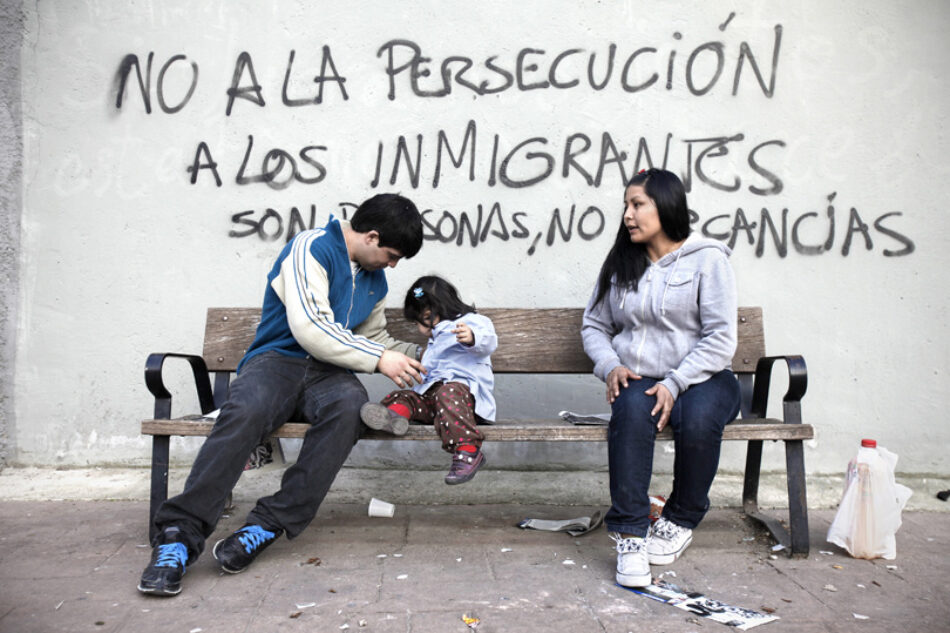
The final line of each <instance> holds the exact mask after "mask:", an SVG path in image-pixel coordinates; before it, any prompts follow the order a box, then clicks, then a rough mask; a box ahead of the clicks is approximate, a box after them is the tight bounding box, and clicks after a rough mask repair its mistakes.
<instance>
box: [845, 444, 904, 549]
mask: <svg viewBox="0 0 950 633" xmlns="http://www.w3.org/2000/svg"><path fill="white" fill-rule="evenodd" d="M896 466H897V455H895V454H894V453H892V452H890V451H889V450H887V449H886V448H884V447H881V446H878V445H877V442H876V441H875V440H870V439H864V440H861V448H859V449H858V454H857V455H855V457H854V458H853V459H852V460H851V461H850V462H848V472H847V474H846V476H845V490H844V495H843V496H842V498H841V503H840V504H839V506H838V512H837V514H836V515H835V519H834V521H833V522H832V523H831V527H830V528H829V529H828V541H829V542H831V543H834V544H836V545H839V546H841V547H843V548H844V549H846V550H848V552H850V554H851V555H852V556H854V557H855V558H886V559H893V558H895V557H896V556H897V545H896V539H895V534H896V533H897V530H898V528H900V526H901V511H902V510H903V509H904V505H905V504H906V503H907V499H908V498H910V495H911V490H910V488H907V487H906V486H902V485H900V484H898V483H896V482H895V480H894V469H895V467H896Z"/></svg>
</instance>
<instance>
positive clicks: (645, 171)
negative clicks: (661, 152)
mask: <svg viewBox="0 0 950 633" xmlns="http://www.w3.org/2000/svg"><path fill="white" fill-rule="evenodd" d="M645 173H647V170H646V169H641V170H640V171H638V172H637V175H638V176H639V175H640V174H645Z"/></svg>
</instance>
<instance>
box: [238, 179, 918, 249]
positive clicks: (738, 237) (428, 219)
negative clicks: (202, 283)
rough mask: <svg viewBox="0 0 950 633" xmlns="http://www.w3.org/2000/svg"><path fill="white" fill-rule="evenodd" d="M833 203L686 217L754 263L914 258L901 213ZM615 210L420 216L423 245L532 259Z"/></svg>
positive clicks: (600, 229)
mask: <svg viewBox="0 0 950 633" xmlns="http://www.w3.org/2000/svg"><path fill="white" fill-rule="evenodd" d="M836 195H837V194H836V193H832V194H829V195H828V196H827V201H828V206H827V207H826V209H824V212H823V213H819V212H818V211H805V212H803V213H796V214H794V215H793V214H792V212H791V211H790V210H789V209H780V210H777V211H776V210H774V209H769V208H767V207H761V208H760V209H759V210H758V211H757V212H751V211H749V212H747V211H746V210H744V209H742V208H741V207H740V208H736V209H735V210H734V211H731V212H729V213H715V212H711V213H704V214H702V215H700V214H699V213H697V212H695V211H691V212H690V215H691V217H690V223H691V224H692V226H693V228H694V229H695V230H697V231H699V232H700V233H701V234H702V235H704V236H705V237H710V238H713V239H718V240H720V241H722V242H724V243H726V245H728V246H729V247H730V248H737V247H741V246H743V245H748V246H750V247H754V252H755V256H756V257H763V256H764V255H765V254H766V253H773V252H774V253H775V254H777V255H778V256H779V257H780V258H783V259H784V258H785V257H787V256H788V253H789V248H790V247H791V249H793V250H794V251H795V252H796V253H799V254H800V255H809V256H815V255H822V254H825V253H834V252H838V253H840V254H841V255H842V256H844V257H847V256H848V255H849V254H850V253H851V252H852V250H855V249H860V246H861V245H863V246H864V250H866V251H871V250H873V249H874V248H875V244H877V246H878V247H880V248H882V253H883V255H884V256H885V257H896V256H903V255H910V254H911V253H913V252H914V250H915V246H914V242H913V241H912V240H911V239H910V238H908V237H907V236H906V235H904V234H903V233H901V232H899V231H897V230H895V229H894V228H893V226H891V224H890V223H891V222H892V221H893V220H894V219H896V218H899V217H901V216H902V213H900V212H899V211H892V212H890V213H885V214H883V215H881V216H878V217H876V218H874V219H873V220H872V221H871V222H870V223H868V222H866V221H865V220H864V219H863V218H862V216H861V213H860V212H859V211H858V210H857V209H856V208H854V207H851V208H850V210H849V211H848V212H847V217H846V218H845V217H843V216H844V213H842V214H841V215H842V217H841V218H839V212H838V210H836V209H835V207H834V205H833V201H834V199H835V197H836ZM619 207H620V203H619V202H618V208H617V209H616V210H613V211H612V212H611V211H609V210H608V211H605V210H603V209H601V208H600V207H598V206H596V205H583V204H577V203H574V204H565V205H564V206H563V207H554V208H552V209H549V210H548V211H547V214H546V215H545V214H539V213H537V212H536V210H534V209H533V210H532V212H529V211H527V210H524V209H518V210H511V209H506V208H504V207H503V206H502V204H501V203H500V202H497V201H496V202H492V203H484V204H482V203H478V204H476V205H475V206H474V209H472V210H462V211H459V210H450V209H423V210H422V222H423V237H424V239H425V240H427V241H435V242H440V243H443V244H455V245H456V246H469V247H472V248H476V247H478V246H479V245H481V244H484V243H486V242H488V241H492V240H498V241H502V242H509V241H511V242H512V243H519V244H522V245H524V246H525V248H526V249H527V250H526V252H527V254H528V255H534V254H535V253H536V252H537V251H538V249H539V248H541V247H543V246H548V247H552V246H556V245H558V244H568V243H570V242H572V240H574V238H575V237H576V238H577V239H578V240H580V241H590V240H593V239H596V238H598V237H600V236H601V235H603V234H604V233H605V232H607V233H610V234H613V232H614V231H616V230H617V228H618V227H619V225H618V224H617V222H618V220H619V218H620V215H621V210H620V208H619ZM355 208H356V205H355V204H353V203H349V202H342V203H340V204H339V205H338V209H336V210H333V209H329V210H323V209H321V210H319V211H318V208H317V205H316V204H311V205H310V207H309V210H308V212H307V213H306V217H305V216H304V213H302V212H301V211H300V209H299V208H298V207H291V208H290V210H289V211H288V212H286V213H285V214H281V213H280V212H278V211H276V210H275V209H272V208H267V209H264V210H263V211H258V210H254V209H249V210H245V211H240V212H238V213H235V214H233V215H232V216H231V222H232V224H233V225H234V226H233V228H232V229H231V231H230V232H229V236H230V237H237V238H246V237H257V238H259V239H261V240H263V241H266V242H271V241H276V240H281V239H283V240H284V241H285V242H289V241H290V240H291V239H292V238H293V237H294V235H296V234H297V233H299V232H300V231H303V230H306V229H312V228H314V227H317V226H322V224H323V223H324V222H326V219H327V217H328V216H329V214H330V213H336V214H337V215H338V216H342V217H343V218H346V217H347V213H349V212H350V211H352V210H354V209H355ZM822 216H824V217H822ZM872 229H873V230H872ZM816 233H820V239H816V238H815V237H814V234H816ZM839 245H840V246H839Z"/></svg>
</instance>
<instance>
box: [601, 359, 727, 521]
mask: <svg viewBox="0 0 950 633" xmlns="http://www.w3.org/2000/svg"><path fill="white" fill-rule="evenodd" d="M657 382H658V380H656V379H654V378H642V379H640V380H631V381H630V382H629V385H628V386H627V387H626V388H623V389H621V391H620V396H619V397H618V398H617V399H616V400H615V401H614V404H613V412H612V415H611V418H610V426H609V430H608V438H607V454H608V462H609V468H610V499H611V502H612V505H611V507H610V510H609V511H608V512H607V516H606V517H605V522H606V524H607V529H608V530H610V531H612V532H621V533H624V534H632V535H634V536H646V534H647V530H648V529H649V527H650V493H649V488H650V479H651V477H652V475H653V450H654V443H655V441H656V433H657V430H656V423H657V420H658V418H659V416H651V415H650V411H652V410H653V407H655V406H656V397H655V396H648V395H646V394H645V393H644V392H645V391H646V390H647V389H649V388H650V387H652V386H653V385H655V384H656V383H657ZM739 398H740V396H739V382H738V381H737V380H736V377H735V376H734V375H733V373H732V372H731V371H729V370H723V371H721V372H719V373H718V374H715V375H713V376H712V377H710V378H709V379H708V380H706V381H705V382H702V383H699V384H696V385H692V386H691V387H690V388H689V389H687V390H686V391H684V392H682V393H681V394H680V395H679V397H678V398H677V399H676V402H675V403H674V404H673V411H672V413H671V414H670V420H669V426H670V427H671V428H672V430H673V444H674V447H675V448H676V456H675V458H674V461H673V491H672V492H671V493H670V495H669V497H668V498H667V501H666V505H665V506H664V508H663V516H664V517H665V518H666V519H668V520H670V521H672V522H673V523H676V524H677V525H681V526H683V527H687V528H690V529H692V528H694V527H696V526H697V525H699V522H700V521H702V519H703V517H704V516H705V515H706V511H707V510H709V488H710V487H711V486H712V482H713V478H714V477H715V476H716V469H717V468H718V467H719V447H720V444H721V443H722V430H723V428H725V426H726V424H728V423H729V422H732V421H733V420H734V419H735V417H736V415H737V414H738V412H739Z"/></svg>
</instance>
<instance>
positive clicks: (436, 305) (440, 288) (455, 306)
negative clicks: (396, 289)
mask: <svg viewBox="0 0 950 633" xmlns="http://www.w3.org/2000/svg"><path fill="white" fill-rule="evenodd" d="M426 310H429V312H430V315H431V317H438V318H439V320H440V321H451V320H453V319H457V318H459V317H460V316H462V315H463V314H467V313H469V312H475V306H473V305H468V304H467V303H465V302H464V301H462V299H461V298H460V297H459V293H458V290H456V289H455V286H453V285H452V284H450V283H449V282H448V281H446V280H445V279H442V278H441V277H438V276H436V275H426V276H425V277H419V278H418V279H416V281H415V282H414V283H413V284H412V286H410V287H409V291H408V292H406V303H405V304H404V305H403V310H402V313H403V315H404V316H405V317H406V319H408V320H409V321H414V322H416V323H421V324H422V325H424V326H426V327H432V323H431V321H432V319H431V318H430V319H429V322H426V320H425V319H424V317H423V316H422V315H423V314H424V313H425V311H426Z"/></svg>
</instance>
